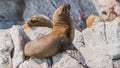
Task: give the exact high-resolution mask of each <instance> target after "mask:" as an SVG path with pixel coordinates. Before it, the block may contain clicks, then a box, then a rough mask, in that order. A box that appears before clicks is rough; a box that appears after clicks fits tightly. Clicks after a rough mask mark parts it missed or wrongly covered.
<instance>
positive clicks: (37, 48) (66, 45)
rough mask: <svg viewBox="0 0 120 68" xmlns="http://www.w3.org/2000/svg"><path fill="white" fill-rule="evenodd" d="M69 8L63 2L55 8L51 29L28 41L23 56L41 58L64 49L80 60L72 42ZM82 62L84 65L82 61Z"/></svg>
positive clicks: (71, 23) (72, 29) (72, 31)
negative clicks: (49, 31)
mask: <svg viewBox="0 0 120 68" xmlns="http://www.w3.org/2000/svg"><path fill="white" fill-rule="evenodd" d="M70 9H71V6H70V4H68V3H65V4H63V5H61V6H60V7H58V8H57V9H56V10H55V12H54V14H53V22H54V24H53V30H52V31H51V33H49V34H47V35H45V36H43V37H40V38H38V39H35V40H32V41H30V42H28V43H27V44H26V45H25V48H24V54H25V56H30V57H34V58H40V59H43V58H50V57H52V56H54V55H56V54H57V53H59V52H63V51H66V52H68V53H69V54H71V55H72V57H73V58H77V59H76V60H78V61H79V60H80V58H81V57H80V55H81V54H80V52H79V51H78V50H77V48H75V47H74V45H73V44H72V41H73V39H74V27H73V21H72V18H71V16H70ZM78 56H79V57H78ZM83 64H84V65H86V64H85V63H84V61H83Z"/></svg>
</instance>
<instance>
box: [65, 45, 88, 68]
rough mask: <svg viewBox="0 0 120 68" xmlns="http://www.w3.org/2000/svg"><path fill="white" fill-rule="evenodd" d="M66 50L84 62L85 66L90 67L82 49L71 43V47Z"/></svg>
mask: <svg viewBox="0 0 120 68" xmlns="http://www.w3.org/2000/svg"><path fill="white" fill-rule="evenodd" d="M66 52H67V53H68V54H70V56H71V57H73V58H74V59H76V60H77V61H78V62H79V63H80V64H82V65H83V66H85V67H86V68H88V66H87V64H86V62H85V59H84V57H83V55H82V54H81V53H80V51H79V50H78V49H77V48H76V47H75V46H74V45H73V44H71V45H70V47H68V48H67V49H66Z"/></svg>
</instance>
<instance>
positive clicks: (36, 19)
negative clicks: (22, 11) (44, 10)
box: [22, 14, 53, 30]
mask: <svg viewBox="0 0 120 68" xmlns="http://www.w3.org/2000/svg"><path fill="white" fill-rule="evenodd" d="M34 26H42V27H49V28H52V27H53V24H52V21H51V20H50V19H49V18H48V17H47V16H45V15H43V14H36V15H33V16H31V17H30V18H29V19H27V21H26V22H25V24H24V25H23V26H22V28H23V29H24V30H26V29H29V28H31V27H34Z"/></svg>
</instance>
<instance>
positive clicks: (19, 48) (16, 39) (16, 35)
mask: <svg viewBox="0 0 120 68" xmlns="http://www.w3.org/2000/svg"><path fill="white" fill-rule="evenodd" d="M9 32H10V34H11V37H12V41H13V44H14V51H13V57H11V58H12V63H13V68H17V66H18V65H20V64H21V63H22V62H23V61H24V60H25V59H24V54H23V49H24V45H25V44H26V43H27V42H28V41H29V38H28V37H27V35H26V34H25V32H24V31H23V30H22V28H21V27H20V26H13V27H12V28H11V29H10V31H9ZM16 60H17V61H16Z"/></svg>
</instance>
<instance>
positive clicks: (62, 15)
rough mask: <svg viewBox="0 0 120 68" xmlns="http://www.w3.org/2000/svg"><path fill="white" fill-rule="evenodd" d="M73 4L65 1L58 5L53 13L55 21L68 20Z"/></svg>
mask: <svg viewBox="0 0 120 68" xmlns="http://www.w3.org/2000/svg"><path fill="white" fill-rule="evenodd" d="M70 9H71V6H70V4H69V3H65V4H63V5H61V6H60V7H58V8H57V9H56V11H55V12H54V14H53V20H54V23H55V22H58V21H63V20H68V19H69V17H70Z"/></svg>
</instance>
